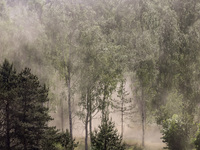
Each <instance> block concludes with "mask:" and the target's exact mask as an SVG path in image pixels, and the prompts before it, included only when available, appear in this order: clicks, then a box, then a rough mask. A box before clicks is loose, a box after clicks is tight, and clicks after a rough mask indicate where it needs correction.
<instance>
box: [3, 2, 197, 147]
mask: <svg viewBox="0 0 200 150" xmlns="http://www.w3.org/2000/svg"><path fill="white" fill-rule="evenodd" d="M199 13H200V2H198V1H196V0H189V1H187V0H165V1H160V0H134V1H130V0H107V1H104V0H98V1H94V0H87V1H83V0H75V1H70V0H69V1H66V0H58V1H51V0H31V1H30V0H16V1H11V0H3V1H2V2H0V34H1V37H0V44H1V47H0V52H1V53H0V56H1V58H2V59H1V62H2V61H3V60H4V58H9V59H11V60H12V62H13V64H14V65H15V66H16V69H17V70H18V69H22V68H23V67H26V66H28V67H30V68H31V69H32V71H33V72H35V73H36V74H37V75H38V76H39V77H40V78H41V82H42V83H43V82H46V83H47V85H48V86H49V89H50V94H49V98H50V102H49V103H48V107H49V108H50V109H53V108H55V105H58V104H59V102H61V104H63V99H67V107H65V108H66V109H67V112H66V111H65V112H64V110H66V109H60V111H61V114H67V115H68V119H67V120H65V121H66V122H67V123H68V127H69V132H70V138H71V139H73V119H74V116H78V118H79V119H80V120H81V121H82V122H83V123H84V126H85V149H86V150H87V149H88V146H87V145H88V144H87V142H88V135H89V137H90V141H92V139H91V137H92V130H93V127H92V126H93V124H92V121H93V117H94V116H95V114H96V113H101V119H102V120H107V119H108V118H109V114H110V112H111V110H112V109H111V108H115V109H118V110H119V109H120V111H121V115H122V117H121V118H122V119H121V120H122V122H123V115H124V114H125V111H127V113H126V114H129V116H130V117H129V118H131V119H134V117H133V116H134V115H133V114H134V112H137V113H138V114H139V116H140V121H141V126H142V131H143V138H142V145H143V146H144V145H145V143H144V141H145V126H146V122H147V119H148V117H149V118H153V120H154V121H155V122H156V123H157V124H158V125H162V126H163V129H167V128H168V127H169V126H170V124H173V123H174V122H175V123H178V124H179V125H180V128H182V130H180V131H179V132H181V133H183V132H184V135H185V136H184V138H183V141H184V142H183V141H181V140H180V141H177V138H175V137H176V136H175V135H174V136H172V137H168V136H167V135H168V132H167V131H166V130H164V131H163V138H164V139H163V141H164V142H165V143H167V144H169V145H168V148H170V149H173V145H174V143H177V142H180V146H179V147H181V148H180V149H188V148H189V147H192V146H194V142H191V139H194V138H195V136H196V135H195V133H196V132H197V130H198V126H197V124H198V123H199V111H198V105H199V66H200V65H199V64H200V62H199V60H200V59H199V58H200V57H199V46H200V44H199V41H200V40H199V31H200V30H199V23H200V22H199V17H200V14H199ZM49 72H51V73H49ZM127 77H130V78H131V79H132V81H131V86H132V93H133V98H131V99H130V101H129V100H126V98H125V97H126V96H127V95H126V92H125V91H123V87H122V86H123V82H124V81H125V79H126V78H127ZM119 83H121V84H122V85H121V87H120V88H119V86H118V85H119ZM56 89H59V90H56ZM114 91H118V95H119V99H120V100H119V101H120V102H119V101H118V102H117V100H114V99H113V98H112V94H113V92H114ZM63 97H64V98H63ZM125 103H127V106H126V108H125V106H124V104H125ZM55 109H56V108H55ZM62 117H64V115H62ZM61 120H62V123H61V124H62V127H63V124H64V122H63V121H64V119H61ZM174 120H175V121H174ZM122 126H123V124H122ZM88 128H89V130H88ZM122 130H123V129H122ZM170 130H173V132H177V130H178V129H174V128H172V129H170ZM169 132H170V131H169ZM177 133H178V132H177ZM122 135H123V134H122ZM177 136H178V135H177ZM171 138H174V141H175V142H174V143H172V145H170V144H171V143H170V142H171V140H170V139H171ZM183 143H184V144H183ZM175 145H176V144H175ZM177 145H178V144H177ZM175 149H176V150H177V148H175Z"/></svg>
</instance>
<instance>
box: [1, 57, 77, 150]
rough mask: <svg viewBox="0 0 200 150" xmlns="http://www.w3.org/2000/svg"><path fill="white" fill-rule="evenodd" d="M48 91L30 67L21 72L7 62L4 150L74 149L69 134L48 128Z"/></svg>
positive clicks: (3, 78) (3, 74)
mask: <svg viewBox="0 0 200 150" xmlns="http://www.w3.org/2000/svg"><path fill="white" fill-rule="evenodd" d="M48 101H49V99H48V89H47V88H46V86H45V85H43V86H42V85H41V84H40V82H39V80H38V78H37V76H35V75H33V74H32V73H31V70H30V69H29V68H25V69H23V70H22V71H21V72H20V73H17V72H16V70H15V68H14V67H13V65H12V64H10V63H9V62H8V61H7V60H5V61H4V63H3V64H2V65H1V66H0V102H1V103H0V116H1V118H0V125H1V126H0V149H2V150H28V149H34V150H47V149H52V150H53V149H56V143H57V144H58V143H59V144H60V145H62V146H63V147H66V148H68V147H70V148H71V147H74V146H76V143H74V141H73V140H71V138H70V136H69V134H68V132H66V133H62V134H61V133H58V130H56V129H55V127H48V121H50V120H51V117H50V116H49V115H48V108H47V107H46V104H47V102H48Z"/></svg>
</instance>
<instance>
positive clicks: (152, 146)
mask: <svg viewBox="0 0 200 150" xmlns="http://www.w3.org/2000/svg"><path fill="white" fill-rule="evenodd" d="M76 141H78V142H79V144H78V147H77V148H76V149H75V150H84V149H85V146H84V139H83V138H79V139H76ZM125 143H126V144H127V145H129V148H127V150H164V149H163V147H165V144H164V143H160V142H149V141H146V143H145V149H140V148H141V146H140V145H141V142H139V141H136V140H130V139H125ZM134 147H137V148H135V149H133V148H134Z"/></svg>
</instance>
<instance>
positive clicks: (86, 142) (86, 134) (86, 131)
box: [85, 95, 89, 150]
mask: <svg viewBox="0 0 200 150" xmlns="http://www.w3.org/2000/svg"><path fill="white" fill-rule="evenodd" d="M88 110H89V109H88V95H86V118H85V150H88V115H89V113H88Z"/></svg>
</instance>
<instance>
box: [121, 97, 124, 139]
mask: <svg viewBox="0 0 200 150" xmlns="http://www.w3.org/2000/svg"><path fill="white" fill-rule="evenodd" d="M123 135H124V99H123V97H122V103H121V137H122V138H123Z"/></svg>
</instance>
